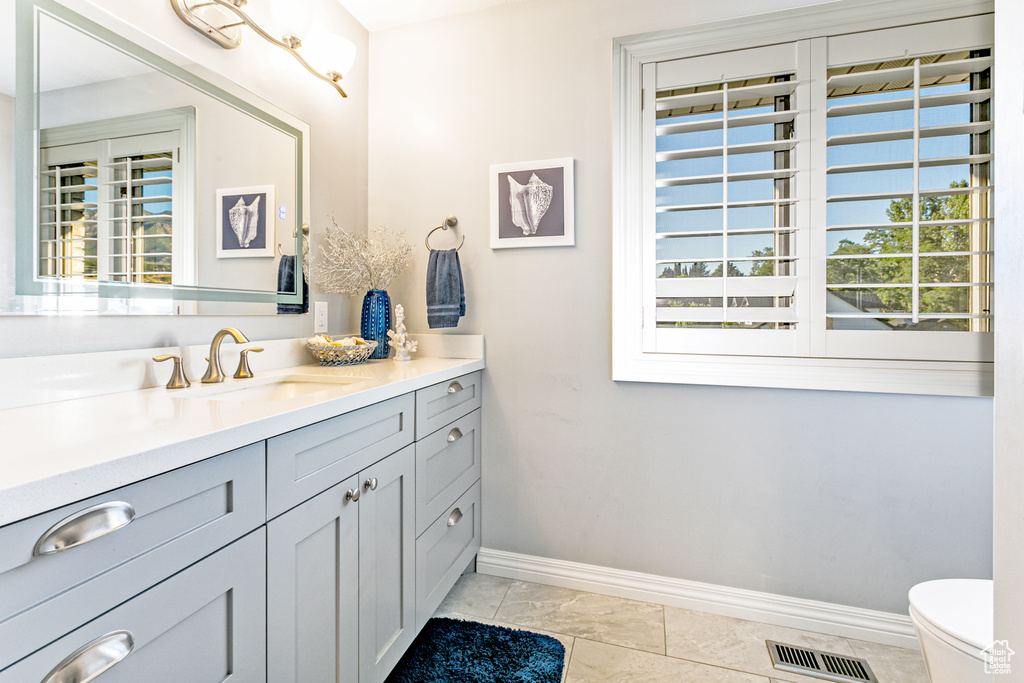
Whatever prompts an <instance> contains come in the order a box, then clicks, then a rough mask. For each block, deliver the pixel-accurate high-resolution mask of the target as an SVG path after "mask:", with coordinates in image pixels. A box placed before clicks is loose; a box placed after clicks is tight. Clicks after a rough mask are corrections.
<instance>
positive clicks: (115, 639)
mask: <svg viewBox="0 0 1024 683" xmlns="http://www.w3.org/2000/svg"><path fill="white" fill-rule="evenodd" d="M133 647H135V638H134V637H133V636H132V634H131V632H129V631H112V632H111V633H108V634H106V635H104V636H100V637H99V638H97V639H96V640H93V641H92V642H89V643H86V644H85V645H83V646H82V647H80V648H78V649H77V650H75V651H74V652H72V653H71V654H70V655H68V656H67V657H66V658H65V659H64V661H62V662H61V663H60V664H58V665H57V666H55V667H54V668H53V671H51V672H50V673H48V674H46V678H44V679H43V680H42V683H88V682H89V681H91V680H93V679H95V678H96V677H97V676H99V675H100V674H102V673H103V672H104V671H106V670H107V669H109V668H110V667H112V666H114V665H115V664H117V663H118V662H120V661H121V660H122V659H124V658H125V657H127V656H128V655H129V654H131V651H132V648H133Z"/></svg>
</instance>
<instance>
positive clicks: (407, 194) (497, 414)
mask: <svg viewBox="0 0 1024 683" xmlns="http://www.w3.org/2000/svg"><path fill="white" fill-rule="evenodd" d="M801 4H809V3H807V2H800V1H799V0H796V1H793V0H790V1H787V0H772V1H770V2H769V1H767V0H765V1H763V2H760V3H757V7H758V10H759V11H767V10H771V9H783V8H787V7H794V6H798V5H801ZM750 5H751V3H750V2H748V1H746V0H720V1H719V2H714V3H708V2H698V1H696V0H685V1H679V0H636V1H634V2H630V3H622V2H615V1H614V0H550V1H548V2H543V3H541V2H518V3H509V4H505V5H501V6H500V7H496V8H493V9H489V10H485V11H481V12H477V13H474V14H470V15H465V16H461V17H455V18H451V19H445V20H439V21H433V22H428V23H422V24H416V25H412V26H408V27H403V28H396V29H391V30H387V31H382V32H375V33H374V34H373V35H372V36H371V43H372V49H373V61H372V64H371V73H370V78H371V80H372V83H373V88H372V91H371V100H370V174H369V177H370V195H369V196H370V204H369V208H370V221H371V223H373V224H378V223H384V224H387V225H389V226H391V227H393V228H399V229H405V230H407V231H408V232H409V233H410V236H411V237H412V238H413V242H414V244H416V245H417V246H416V249H415V252H414V255H415V258H416V263H415V264H414V267H413V268H411V269H410V270H409V271H408V273H407V274H406V275H404V276H403V278H402V279H401V282H400V283H398V284H397V285H396V286H394V287H392V294H393V298H394V300H395V301H396V302H398V303H403V304H405V306H406V311H407V313H408V325H409V329H410V331H413V332H424V331H426V321H425V302H424V294H423V277H424V273H425V266H426V259H427V252H426V250H425V249H424V248H423V247H422V242H421V241H420V240H421V239H422V236H423V235H424V234H425V233H426V231H427V230H428V229H429V228H431V227H433V226H436V225H438V224H439V222H440V220H441V219H442V217H443V216H445V215H447V214H449V213H455V214H456V215H457V216H458V218H459V229H460V231H461V232H462V233H463V234H465V236H466V244H465V247H464V248H463V249H462V252H461V258H462V266H463V271H464V274H465V276H466V280H467V284H466V291H467V294H466V299H467V307H468V314H467V316H466V318H464V319H463V321H462V322H461V324H460V326H459V327H458V328H457V329H456V330H453V332H456V333H459V332H461V333H481V334H485V335H486V336H487V364H488V370H487V376H486V388H485V401H486V407H485V412H484V420H485V423H484V448H485V454H486V455H485V460H484V468H485V469H484V498H485V504H484V520H483V534H484V536H483V541H484V545H485V546H486V547H490V548H495V549H500V550H506V551H512V552H519V553H527V554H531V555H539V556H543V557H550V558H558V559H564V560H571V561H577V562H584V563H593V564H597V565H604V566H609V567H615V568H621V569H627V570H635V571H640V572H649V573H653V574H659V575H665V576H670V577H677V578H683V579H691V580H697V581H706V582H711V583H716V584H724V585H728V586H736V587H741V588H748V589H754V590H763V591H769V592H774V593H780V594H785V595H791V596H797V597H801V598H810V599H817V600H824V601H830V602H836V603H843V604H849V605H855V606H860V607H866V608H874V609H880V610H888V611H894V612H905V610H906V606H907V602H906V592H907V590H908V589H909V588H910V587H911V586H912V585H913V584H914V583H916V582H919V581H923V580H926V579H931V578H937V577H947V576H968V577H986V576H990V575H991V571H992V562H991V552H992V512H991V504H992V432H991V427H992V402H991V400H990V399H960V398H939V397H920V396H900V395H875V394H852V393H839V392H805V391H789V390H762V389H741V388H715V387H705V386H667V385H666V386H662V385H655V384H629V383H614V382H612V381H611V379H610V376H611V370H610V355H611V350H610V340H609V332H610V325H611V320H610V313H611V303H610V295H611V283H610V276H611V163H612V158H611V109H612V102H611V66H610V62H611V39H612V38H613V37H615V36H619V35H626V34H631V33H638V32H644V31H653V30H658V29H667V28H673V27H680V26H685V25H688V24H694V23H699V22H703V21H711V20H719V19H727V18H730V17H738V16H742V15H743V14H745V13H750V9H749V8H750ZM563 156H571V157H575V159H576V169H577V171H576V188H577V189H576V192H577V196H576V230H577V246H576V247H572V248H550V249H522V250H497V251H492V250H491V249H490V248H489V236H488V235H489V232H488V231H489V216H490V213H489V211H490V207H489V203H488V166H489V164H492V163H503V162H514V161H529V160H534V159H549V158H556V157H563ZM447 238H448V239H451V238H450V237H447ZM432 239H436V240H437V246H442V247H443V246H445V242H444V240H445V239H446V236H443V235H440V234H435V235H434V238H432Z"/></svg>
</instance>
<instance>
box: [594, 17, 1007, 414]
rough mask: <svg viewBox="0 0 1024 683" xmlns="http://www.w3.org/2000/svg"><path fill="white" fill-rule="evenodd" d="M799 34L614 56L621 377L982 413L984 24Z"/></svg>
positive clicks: (667, 45)
mask: <svg viewBox="0 0 1024 683" xmlns="http://www.w3.org/2000/svg"><path fill="white" fill-rule="evenodd" d="M894 4H897V5H898V4H900V3H894ZM902 4H904V5H906V4H908V3H902ZM851 9H852V8H851ZM798 14H799V11H797V12H786V13H778V14H777V15H775V16H774V17H773V18H772V19H770V20H766V19H763V18H761V19H755V20H751V21H749V22H748V23H747V24H746V25H745V26H743V27H740V29H739V30H738V32H739V33H743V32H744V30H746V31H747V33H749V34H750V35H751V36H756V38H752V39H751V41H749V42H748V45H750V44H751V43H752V42H763V43H768V44H765V45H764V46H762V47H738V46H737V43H742V42H743V41H742V39H737V38H733V37H729V38H724V39H723V41H724V42H723V45H728V46H729V48H730V49H710V50H709V49H707V48H706V45H707V43H708V41H707V32H705V33H704V35H702V36H701V42H702V43H704V45H705V47H704V48H703V49H704V50H705V51H706V52H707V54H695V55H691V54H685V53H686V52H688V51H689V52H696V51H697V50H698V49H700V48H691V47H688V45H689V40H690V39H689V38H686V37H685V36H684V37H681V38H680V39H679V40H677V41H672V40H666V39H665V37H664V36H658V37H656V38H652V39H651V42H650V44H648V43H646V42H644V39H643V38H638V39H629V40H626V41H620V42H619V44H618V49H619V53H618V54H619V58H620V59H619V65H620V71H619V73H617V83H616V85H617V91H618V95H619V98H620V109H619V116H618V121H617V125H616V134H617V136H616V143H617V162H616V173H617V183H616V185H617V189H616V217H615V271H614V274H613V278H614V289H615V294H614V316H613V317H614V339H613V347H614V348H613V353H614V359H613V369H614V378H615V379H624V380H639V381H669V382H686V383H710V384H737V385H752V386H781V387H800V388H821V389H852V390H867V391H898V392H913V393H917V392H920V393H940V394H941V393H945V394H964V395H973V394H981V395H985V394H990V393H991V359H992V326H993V319H992V298H993V295H992V289H993V287H992V275H991V256H992V251H991V240H990V234H991V231H992V230H993V228H994V225H993V221H992V191H993V182H992V177H991V167H992V152H993V145H992V136H993V122H992V119H991V100H992V66H993V60H992V18H991V15H980V16H974V17H967V18H957V19H950V20H944V21H937V22H929V23H918V24H914V25H907V26H904V25H901V26H899V27H898V28H882V29H879V28H876V27H874V26H872V27H870V28H871V29H872V30H867V31H856V32H851V31H850V28H851V23H850V22H849V21H842V15H843V11H842V10H840V11H837V12H835V13H834V14H835V16H834V17H833V19H835V20H837V22H841V23H837V24H836V26H839V27H841V29H836V33H837V35H831V36H830V35H829V33H830V32H831V31H829V30H828V29H829V27H824V28H822V27H805V28H804V29H803V30H804V31H805V33H807V34H808V35H807V36H797V37H798V38H799V39H798V40H792V39H791V37H792V36H793V32H792V31H791V32H788V33H787V34H786V35H787V39H788V42H779V41H775V40H772V35H771V33H770V31H765V30H764V29H765V24H766V22H767V24H769V25H775V24H777V25H779V26H780V27H782V26H784V25H786V24H787V23H789V20H790V19H792V17H794V16H797V15H798ZM883 20H884V18H879V19H876V20H874V21H875V23H876V24H877V23H879V22H881V21H883ZM858 21H860V22H861V24H863V19H862V18H860V19H858ZM773 22H774V24H773ZM899 23H900V24H903V23H912V22H906V19H905V17H904V21H901V22H899ZM754 27H759V28H760V29H761V30H760V31H758V30H754ZM839 31H841V33H840V32H839ZM728 33H729V31H728V29H727V28H724V27H723V28H722V35H723V36H726V35H728ZM711 34H712V35H713V34H714V32H713V31H712V32H711ZM680 52H683V53H684V55H683V56H681V57H680V56H678V55H679V54H680Z"/></svg>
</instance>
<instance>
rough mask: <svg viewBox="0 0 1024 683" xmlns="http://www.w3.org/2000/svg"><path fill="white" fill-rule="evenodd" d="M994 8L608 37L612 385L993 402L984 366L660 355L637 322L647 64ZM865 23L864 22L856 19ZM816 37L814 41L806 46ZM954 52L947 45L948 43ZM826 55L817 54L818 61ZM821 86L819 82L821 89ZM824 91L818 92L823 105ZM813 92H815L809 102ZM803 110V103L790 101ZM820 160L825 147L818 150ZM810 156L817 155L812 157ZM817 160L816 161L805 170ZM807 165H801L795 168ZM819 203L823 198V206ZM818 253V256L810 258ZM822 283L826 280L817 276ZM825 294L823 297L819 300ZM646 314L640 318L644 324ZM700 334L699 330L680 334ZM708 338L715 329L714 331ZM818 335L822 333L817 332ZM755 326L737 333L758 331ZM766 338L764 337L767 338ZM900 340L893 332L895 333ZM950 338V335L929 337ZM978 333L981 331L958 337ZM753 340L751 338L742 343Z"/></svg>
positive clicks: (809, 12) (880, 6)
mask: <svg viewBox="0 0 1024 683" xmlns="http://www.w3.org/2000/svg"><path fill="white" fill-rule="evenodd" d="M993 11H994V6H993V2H992V0H969V1H968V2H962V1H961V2H952V1H949V0H946V1H945V2H940V3H936V2H929V1H928V0H897V1H896V2H892V1H889V2H878V1H877V0H847V1H846V2H843V3H841V4H832V3H829V4H827V5H825V6H814V7H810V8H803V9H798V10H786V11H782V12H774V13H771V14H767V15H757V16H752V17H746V18H742V19H737V20H730V21H724V22H716V23H713V24H703V25H699V26H693V27H688V28H685V29H679V30H673V31H665V32H659V33H655V34H644V35H639V36H629V37H624V38H618V39H615V40H614V42H613V231H612V232H613V255H612V262H613V272H612V379H613V380H616V381H641V382H663V383H679V384H713V385H725V386H754V387H776V388H793V389H823V390H843V391H868V392H884V393H915V394H936V395H956V396H991V395H992V391H993V367H992V362H990V361H989V360H987V359H986V360H982V361H978V362H973V361H954V360H890V359H885V358H870V357H868V358H813V357H806V356H792V357H783V356H774V355H772V354H771V352H770V351H769V352H765V353H761V352H760V350H758V351H757V352H756V353H747V354H745V355H712V354H708V353H678V352H672V353H666V352H659V351H656V350H655V351H652V350H651V349H650V344H649V343H648V344H647V346H646V348H645V337H646V338H648V340H649V330H646V328H645V326H644V313H645V312H644V302H645V298H644V289H645V287H648V286H649V285H648V284H647V283H646V282H645V278H644V270H643V269H644V266H645V264H646V263H647V261H645V259H644V249H645V240H644V239H643V230H644V221H643V215H644V214H643V212H644V207H645V195H644V193H645V192H648V193H653V186H652V187H651V188H646V187H645V183H644V182H643V164H644V163H645V161H644V159H645V156H644V150H643V146H642V140H643V117H644V115H645V113H644V110H643V107H644V103H643V96H644V95H643V89H642V78H643V76H642V74H643V71H644V68H645V65H649V64H651V63H654V62H664V61H669V60H675V59H684V58H692V57H701V56H704V55H712V54H716V53H726V52H734V51H739V50H746V49H751V48H759V47H766V46H771V45H776V44H780V43H796V42H798V41H802V40H811V44H812V48H811V49H812V51H813V50H822V49H824V45H825V40H824V39H826V38H829V37H837V36H842V35H844V34H853V33H861V32H866V31H879V30H883V29H890V28H898V27H903V26H908V25H912V24H919V23H933V22H937V21H943V20H948V19H960V18H967V17H973V16H978V15H990V14H992V13H993ZM864 17H870V19H864ZM812 39H821V40H812ZM949 47H950V49H953V48H954V47H955V46H952V45H951V46H949ZM823 58H824V55H822V56H821V60H823ZM820 87H821V88H822V90H823V88H824V85H823V84H822V85H821V86H820ZM823 96H824V92H822V93H820V98H821V99H822V100H823ZM818 97H819V94H818V93H816V94H815V98H816V99H817V98H818ZM798 106H803V105H798ZM820 149H821V152H820V155H821V156H823V155H824V145H823V144H822V145H820ZM816 153H818V152H816ZM815 163H819V164H821V163H824V159H820V160H814V161H812V162H811V164H812V165H813V164H815ZM800 165H801V166H802V167H806V166H807V163H806V162H800ZM808 175H809V177H807V178H804V179H803V181H802V182H801V183H800V185H802V186H804V188H806V186H807V185H808V183H809V182H811V183H814V184H813V185H812V187H811V189H810V192H809V193H808V191H807V190H806V189H798V190H797V191H798V193H799V194H801V195H805V194H811V195H813V196H815V197H822V198H823V197H824V194H825V188H824V187H823V186H820V187H819V186H818V183H819V181H818V180H816V179H815V176H816V175H817V174H814V173H811V174H808ZM822 205H824V202H823V201H822ZM817 232H818V231H817V230H815V231H812V239H813V240H814V248H815V249H816V251H814V252H811V253H810V254H809V258H810V259H815V258H820V260H821V262H822V263H821V264H820V265H821V267H822V270H823V268H824V265H823V264H824V260H825V256H824V254H825V250H824V245H823V244H819V242H818V240H819V239H823V238H824V237H823V230H822V231H821V236H820V237H819V236H817V235H815V234H814V233H817ZM818 251H820V254H819V253H818ZM821 284H824V279H821ZM821 296H824V293H822V294H821ZM649 317H650V315H649V312H648V318H649ZM688 332H703V330H688ZM713 332H716V333H719V334H720V333H721V332H722V331H720V330H713ZM824 332H825V330H824V329H823V330H821V331H820V334H822V335H823V334H824ZM760 333H761V331H759V330H745V331H742V332H736V334H741V335H744V337H746V335H756V334H760ZM772 333H775V332H774V331H772V332H765V333H764V334H772ZM893 334H898V333H893ZM927 334H958V333H949V332H942V333H938V332H936V333H927ZM959 334H976V335H978V336H981V335H980V333H966V332H965V333H959ZM750 338H751V339H752V340H753V339H754V337H750Z"/></svg>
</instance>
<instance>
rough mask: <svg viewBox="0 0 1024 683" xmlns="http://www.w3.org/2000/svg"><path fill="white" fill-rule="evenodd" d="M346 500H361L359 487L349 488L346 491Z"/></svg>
mask: <svg viewBox="0 0 1024 683" xmlns="http://www.w3.org/2000/svg"><path fill="white" fill-rule="evenodd" d="M345 500H351V501H352V502H353V503H358V502H359V489H349V490H348V491H346V492H345Z"/></svg>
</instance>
